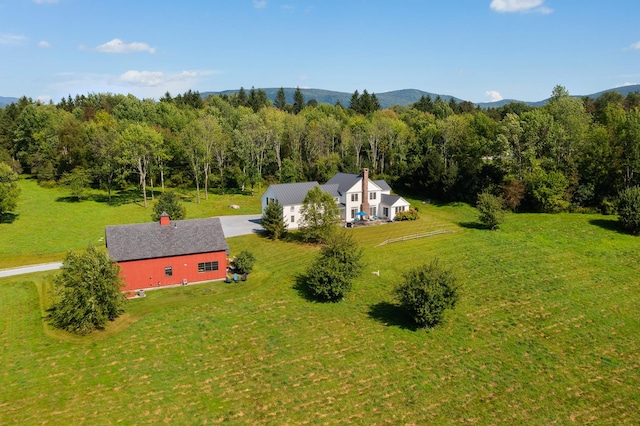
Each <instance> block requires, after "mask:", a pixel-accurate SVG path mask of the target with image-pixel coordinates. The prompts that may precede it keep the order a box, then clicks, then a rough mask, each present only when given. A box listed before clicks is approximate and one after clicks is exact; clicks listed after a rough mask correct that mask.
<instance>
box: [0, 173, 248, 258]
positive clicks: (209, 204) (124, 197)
mask: <svg viewBox="0 0 640 426" xmlns="http://www.w3.org/2000/svg"><path fill="white" fill-rule="evenodd" d="M20 186H21V188H22V193H21V195H20V198H19V200H18V208H17V209H16V212H15V214H16V217H15V219H14V220H13V223H0V269H2V268H9V267H14V266H21V265H28V264H35V263H43V262H51V261H61V260H62V259H63V258H64V256H65V255H66V253H67V251H68V250H81V249H85V248H86V247H87V245H88V244H93V245H94V246H96V247H104V227H105V226H107V225H119V224H124V223H138V222H149V221H151V213H152V206H153V204H154V201H152V200H151V198H149V200H148V207H147V208H144V207H143V206H142V195H141V193H140V191H122V192H117V191H116V192H114V193H113V204H112V205H109V204H108V203H107V197H106V194H105V193H104V192H103V191H88V193H87V199H85V200H83V201H81V202H78V201H76V200H75V199H73V198H72V197H70V196H69V190H68V189H66V188H42V187H41V186H39V185H38V184H37V182H36V181H35V180H33V179H21V180H20ZM155 192H156V196H158V195H159V189H158V188H156V191H155ZM178 194H179V195H180V197H181V199H182V201H183V204H184V205H185V207H186V208H187V218H191V219H195V218H199V217H210V216H222V215H229V214H257V213H260V195H258V194H257V195H255V196H253V197H251V196H245V195H237V194H234V195H224V196H220V195H213V194H210V195H209V200H205V199H204V193H202V194H201V203H200V204H197V203H196V198H195V191H181V192H178ZM230 204H235V205H238V206H240V209H238V210H234V209H230V208H229V205H230Z"/></svg>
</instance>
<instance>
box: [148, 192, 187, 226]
mask: <svg viewBox="0 0 640 426" xmlns="http://www.w3.org/2000/svg"><path fill="white" fill-rule="evenodd" d="M162 213H166V214H168V215H169V218H171V220H182V219H185V218H186V217H187V209H186V207H185V206H184V205H182V203H180V200H178V196H177V195H176V194H175V193H174V192H171V191H166V192H163V193H162V194H161V195H160V197H159V198H158V202H157V203H156V205H155V206H153V213H152V214H151V220H153V221H154V222H157V221H159V220H160V215H162Z"/></svg>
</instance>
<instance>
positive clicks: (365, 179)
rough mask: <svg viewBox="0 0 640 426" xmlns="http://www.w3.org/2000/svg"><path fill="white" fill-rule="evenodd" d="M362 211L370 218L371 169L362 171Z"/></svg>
mask: <svg viewBox="0 0 640 426" xmlns="http://www.w3.org/2000/svg"><path fill="white" fill-rule="evenodd" d="M360 210H361V211H363V212H365V213H366V214H367V216H369V169H362V205H361V206H360Z"/></svg>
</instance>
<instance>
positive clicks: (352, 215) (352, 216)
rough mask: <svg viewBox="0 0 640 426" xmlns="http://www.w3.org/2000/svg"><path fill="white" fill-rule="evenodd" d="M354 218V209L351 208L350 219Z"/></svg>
mask: <svg viewBox="0 0 640 426" xmlns="http://www.w3.org/2000/svg"><path fill="white" fill-rule="evenodd" d="M355 218H356V209H351V219H355Z"/></svg>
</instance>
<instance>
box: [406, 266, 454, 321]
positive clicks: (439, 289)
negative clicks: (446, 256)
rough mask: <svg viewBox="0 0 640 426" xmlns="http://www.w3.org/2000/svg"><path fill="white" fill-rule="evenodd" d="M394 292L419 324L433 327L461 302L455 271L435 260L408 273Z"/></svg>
mask: <svg viewBox="0 0 640 426" xmlns="http://www.w3.org/2000/svg"><path fill="white" fill-rule="evenodd" d="M394 293H395V295H396V297H397V299H398V301H399V302H400V305H402V307H404V308H405V309H406V310H407V311H408V312H409V314H410V315H411V317H412V318H413V320H414V321H415V322H416V324H418V325H419V326H422V327H434V326H435V325H437V324H439V323H440V321H442V317H443V316H444V311H445V310H446V309H451V308H453V307H454V306H455V304H456V302H457V301H458V284H457V279H456V277H455V275H454V274H453V271H452V270H451V269H449V268H446V267H444V266H442V265H441V264H440V263H439V262H438V259H434V260H433V261H431V263H429V264H424V265H421V266H418V267H416V268H414V269H411V270H409V271H408V272H407V273H405V274H404V281H402V282H401V283H399V284H398V285H397V286H396V288H395V289H394Z"/></svg>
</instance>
